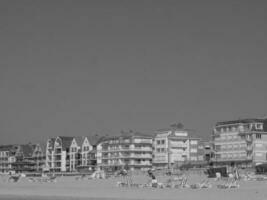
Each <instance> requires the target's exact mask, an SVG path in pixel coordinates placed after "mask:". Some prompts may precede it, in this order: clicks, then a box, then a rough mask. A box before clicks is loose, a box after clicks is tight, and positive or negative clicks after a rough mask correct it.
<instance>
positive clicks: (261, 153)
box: [212, 118, 267, 167]
mask: <svg viewBox="0 0 267 200" xmlns="http://www.w3.org/2000/svg"><path fill="white" fill-rule="evenodd" d="M212 136H213V145H214V151H215V156H214V159H213V162H214V163H215V164H216V165H232V164H235V165H239V166H243V167H247V166H254V165H257V164H261V163H266V162H267V119H266V118H265V119H260V118H253V119H240V120H233V121H223V122H217V123H216V125H215V127H214V129H213V134H212Z"/></svg>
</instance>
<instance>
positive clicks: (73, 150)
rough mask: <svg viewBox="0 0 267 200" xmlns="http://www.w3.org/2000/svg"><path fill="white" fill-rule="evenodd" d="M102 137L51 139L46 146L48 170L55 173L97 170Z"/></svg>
mask: <svg viewBox="0 0 267 200" xmlns="http://www.w3.org/2000/svg"><path fill="white" fill-rule="evenodd" d="M99 139H100V137H98V136H96V135H95V136H88V137H85V136H84V137H63V136H59V137H56V138H50V139H48V141H47V145H46V168H47V170H49V171H54V172H77V171H88V170H92V169H95V168H96V164H97V159H96V146H97V143H98V140H99Z"/></svg>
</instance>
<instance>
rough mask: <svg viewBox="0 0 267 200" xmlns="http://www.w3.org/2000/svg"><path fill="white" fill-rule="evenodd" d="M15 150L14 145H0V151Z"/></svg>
mask: <svg viewBox="0 0 267 200" xmlns="http://www.w3.org/2000/svg"><path fill="white" fill-rule="evenodd" d="M15 148H16V145H13V144H10V145H1V146H0V151H14V150H15Z"/></svg>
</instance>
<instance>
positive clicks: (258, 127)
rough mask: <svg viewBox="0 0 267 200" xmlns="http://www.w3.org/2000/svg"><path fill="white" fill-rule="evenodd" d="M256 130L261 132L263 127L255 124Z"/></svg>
mask: <svg viewBox="0 0 267 200" xmlns="http://www.w3.org/2000/svg"><path fill="white" fill-rule="evenodd" d="M255 126H256V129H257V130H262V129H263V125H262V124H256V125H255Z"/></svg>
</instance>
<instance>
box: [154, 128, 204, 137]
mask: <svg viewBox="0 0 267 200" xmlns="http://www.w3.org/2000/svg"><path fill="white" fill-rule="evenodd" d="M176 131H181V132H186V133H187V135H188V136H175V132H176ZM161 132H171V133H170V135H169V137H179V138H191V139H200V138H201V137H200V135H199V133H197V132H196V131H195V130H194V129H185V128H176V127H175V128H173V127H171V128H165V129H158V130H157V133H158V134H160V133H161Z"/></svg>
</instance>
